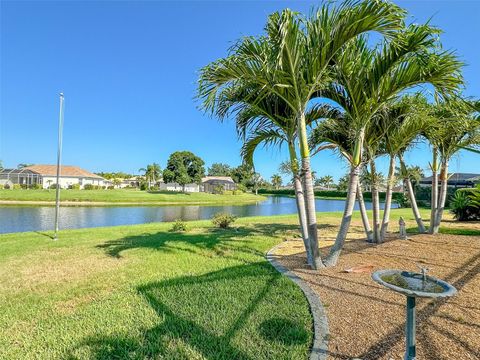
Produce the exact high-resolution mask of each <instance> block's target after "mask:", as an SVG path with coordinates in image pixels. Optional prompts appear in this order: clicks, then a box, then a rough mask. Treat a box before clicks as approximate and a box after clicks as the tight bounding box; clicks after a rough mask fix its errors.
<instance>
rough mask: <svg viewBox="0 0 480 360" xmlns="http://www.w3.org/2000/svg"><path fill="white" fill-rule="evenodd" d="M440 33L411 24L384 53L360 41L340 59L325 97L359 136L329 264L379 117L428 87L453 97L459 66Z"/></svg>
mask: <svg viewBox="0 0 480 360" xmlns="http://www.w3.org/2000/svg"><path fill="white" fill-rule="evenodd" d="M436 35H437V31H436V30H435V29H433V28H431V27H430V26H428V25H410V26H408V27H407V28H405V29H404V30H403V31H401V32H399V33H397V34H396V36H395V37H394V38H393V39H392V40H391V41H388V42H384V43H383V45H382V47H381V48H380V49H378V50H377V49H374V50H372V49H370V48H369V47H368V46H367V39H366V38H364V37H361V38H359V39H357V40H355V41H352V42H350V43H349V46H348V47H347V48H346V49H344V51H342V53H341V54H340V56H338V58H337V59H336V64H335V67H334V74H333V75H332V76H333V77H334V79H335V81H334V82H333V83H332V84H331V86H329V87H328V88H326V89H323V90H322V91H321V95H323V96H324V97H326V98H329V99H331V100H333V101H335V102H336V103H337V104H339V105H340V106H341V107H342V108H343V110H344V111H345V113H346V119H348V120H349V121H350V129H351V130H352V131H354V132H355V137H354V138H355V143H354V146H353V149H354V151H353V154H352V155H353V156H352V162H351V164H352V165H351V170H350V183H349V195H348V197H347V201H346V204H345V211H344V216H343V218H342V223H341V227H340V230H339V233H338V235H337V238H336V241H335V244H334V245H333V246H332V248H331V250H330V254H329V257H328V259H327V260H326V265H334V264H336V262H337V259H338V256H339V255H340V252H341V249H342V248H343V244H344V241H345V237H346V234H347V231H348V228H349V225H350V221H351V217H352V212H353V206H354V202H355V197H356V191H357V183H358V175H359V171H360V167H361V163H362V158H363V150H364V147H365V145H366V142H365V136H366V131H367V130H368V129H367V128H368V126H369V124H370V123H371V122H372V119H373V118H374V116H375V114H376V113H377V112H378V111H379V109H380V108H381V107H382V106H384V105H385V104H387V103H389V102H391V101H392V100H393V99H394V98H395V97H396V96H398V95H399V94H401V93H402V92H404V91H405V90H407V89H410V88H412V87H415V86H418V85H419V84H423V83H430V84H431V85H433V86H434V88H435V89H436V91H437V92H438V93H439V94H442V95H446V94H449V93H451V92H455V91H456V90H457V88H458V86H459V85H460V84H461V82H462V80H461V75H460V69H461V63H460V62H459V61H458V60H457V58H456V57H455V56H454V55H453V54H452V53H450V52H445V51H442V50H439V46H438V45H439V44H438V41H437V36H436Z"/></svg>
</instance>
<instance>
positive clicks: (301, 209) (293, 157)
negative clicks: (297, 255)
mask: <svg viewBox="0 0 480 360" xmlns="http://www.w3.org/2000/svg"><path fill="white" fill-rule="evenodd" d="M289 152H290V167H291V170H292V175H293V183H294V187H295V200H296V203H297V212H298V221H299V224H300V232H301V234H302V240H303V245H304V246H305V251H306V253H307V262H308V264H309V265H310V266H313V265H314V263H313V256H312V248H311V246H310V241H309V239H308V227H307V215H306V212H305V198H304V191H303V186H302V180H301V178H300V176H299V175H298V162H297V154H296V153H295V147H294V144H292V143H289Z"/></svg>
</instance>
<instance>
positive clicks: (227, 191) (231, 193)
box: [223, 190, 234, 195]
mask: <svg viewBox="0 0 480 360" xmlns="http://www.w3.org/2000/svg"><path fill="white" fill-rule="evenodd" d="M233 194H234V191H233V190H224V191H223V195H233Z"/></svg>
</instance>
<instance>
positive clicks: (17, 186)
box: [13, 184, 22, 190]
mask: <svg viewBox="0 0 480 360" xmlns="http://www.w3.org/2000/svg"><path fill="white" fill-rule="evenodd" d="M21 188H22V186H21V185H20V184H13V190H18V189H21Z"/></svg>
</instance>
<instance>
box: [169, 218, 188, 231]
mask: <svg viewBox="0 0 480 360" xmlns="http://www.w3.org/2000/svg"><path fill="white" fill-rule="evenodd" d="M170 231H172V232H185V231H187V223H186V222H185V221H183V220H182V219H177V220H175V222H174V223H173V225H172V228H171V229H170Z"/></svg>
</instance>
